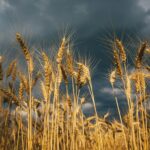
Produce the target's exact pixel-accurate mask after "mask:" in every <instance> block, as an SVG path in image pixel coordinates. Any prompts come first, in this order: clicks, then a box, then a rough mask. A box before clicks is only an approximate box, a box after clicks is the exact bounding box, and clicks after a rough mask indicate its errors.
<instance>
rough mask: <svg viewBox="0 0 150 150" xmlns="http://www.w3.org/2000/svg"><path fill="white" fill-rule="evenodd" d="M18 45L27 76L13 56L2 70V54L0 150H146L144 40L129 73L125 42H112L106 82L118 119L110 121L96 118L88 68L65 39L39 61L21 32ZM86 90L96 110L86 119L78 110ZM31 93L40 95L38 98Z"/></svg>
mask: <svg viewBox="0 0 150 150" xmlns="http://www.w3.org/2000/svg"><path fill="white" fill-rule="evenodd" d="M16 42H17V43H18V45H19V47H20V51H22V54H23V56H24V59H25V61H26V69H24V70H26V72H23V71H22V69H20V68H19V63H18V60H17V58H14V60H13V61H12V62H11V63H10V64H8V66H7V67H4V65H3V63H4V61H5V60H6V59H5V58H4V56H0V95H1V97H0V100H1V101H0V119H1V121H0V135H1V136H0V149H4V150H7V149H8V150H13V149H14V150H32V149H33V150H112V149H113V150H126V149H129V150H130V149H131V150H149V149H150V142H149V141H150V124H149V122H150V114H149V112H148V111H147V107H145V105H146V104H147V101H148V99H149V93H148V92H149V91H148V88H147V83H148V80H149V79H150V67H149V66H148V64H146V63H145V62H144V61H143V59H144V57H149V55H150V48H149V47H148V43H147V42H143V43H141V46H140V47H139V49H138V51H137V54H136V56H135V58H134V66H133V68H134V69H133V71H132V72H129V71H128V63H127V56H126V50H125V48H124V46H123V43H122V42H121V41H120V40H119V39H115V40H114V42H113V44H112V51H113V57H114V68H113V69H112V71H111V73H110V75H109V82H110V85H111V86H112V91H113V93H114V101H115V103H116V106H117V107H116V108H117V111H118V115H119V119H118V120H114V121H110V120H109V119H108V116H109V114H108V113H107V114H106V115H104V117H99V114H98V112H97V109H96V103H95V98H94V92H93V86H92V79H91V72H90V68H89V66H88V64H86V63H83V62H82V61H81V62H80V61H77V60H75V57H74V55H73V54H72V49H71V47H70V41H69V39H68V38H67V37H63V38H62V40H61V42H60V44H59V48H58V51H57V54H56V55H55V56H54V57H53V59H52V58H50V57H49V56H48V55H47V53H46V52H44V50H41V51H40V54H39V55H40V57H39V58H40V60H39V62H36V61H35V60H34V59H33V55H34V54H33V53H32V52H31V50H30V49H29V48H28V45H27V44H26V41H25V40H24V38H23V36H22V35H21V34H20V33H16ZM35 62H36V63H35ZM37 63H39V64H37ZM39 65H41V67H39V69H37V67H36V66H39ZM118 81H119V82H120V83H121V84H122V86H123V91H124V94H125V96H126V103H127V107H128V108H127V113H126V114H125V115H122V114H121V110H120V107H119V102H118V97H117V96H116V94H115V91H114V89H115V87H116V86H117V85H116V82H118ZM85 87H86V88H87V89H88V93H89V95H90V99H91V101H92V104H93V108H94V115H93V116H88V117H87V116H86V115H85V114H84V113H83V110H82V106H83V105H84V104H85V103H86V102H87V100H86V98H85V97H84V96H82V95H81V92H82V90H84V88H85ZM35 89H38V91H37V92H39V93H40V96H38V97H37V96H36V94H35V93H36V92H35ZM4 104H7V107H4ZM12 106H15V108H12ZM12 109H13V110H12Z"/></svg>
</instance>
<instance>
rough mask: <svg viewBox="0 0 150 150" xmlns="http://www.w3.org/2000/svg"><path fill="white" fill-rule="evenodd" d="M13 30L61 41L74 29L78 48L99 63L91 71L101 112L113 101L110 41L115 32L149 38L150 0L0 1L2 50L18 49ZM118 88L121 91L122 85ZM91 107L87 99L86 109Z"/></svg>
mask: <svg viewBox="0 0 150 150" xmlns="http://www.w3.org/2000/svg"><path fill="white" fill-rule="evenodd" d="M15 32H21V33H22V34H23V35H25V36H26V37H27V39H28V42H29V43H30V44H31V43H32V44H34V45H38V46H39V45H40V44H42V46H43V45H44V44H45V43H46V44H45V46H47V43H52V42H53V41H55V42H56V43H57V42H58V39H59V38H60V37H61V36H62V35H63V34H64V33H70V34H71V35H72V36H73V41H74V49H75V50H77V51H78V52H79V53H81V55H82V54H83V55H85V54H87V55H89V56H91V57H94V59H95V60H96V61H97V62H99V64H98V65H97V67H96V71H95V72H94V73H93V74H94V77H93V78H94V79H93V85H94V89H95V93H96V102H97V107H98V110H99V111H102V112H103V113H105V112H107V111H110V112H111V113H113V110H114V108H115V103H114V100H113V98H112V91H111V90H110V86H108V84H109V83H108V81H107V74H108V71H109V70H110V68H111V67H112V60H111V57H110V56H109V55H111V51H109V49H108V46H107V43H106V40H109V38H110V39H111V38H112V37H113V36H114V34H115V35H117V36H118V37H119V38H122V40H123V41H128V39H127V37H130V38H132V39H135V38H137V39H138V38H140V39H144V38H146V39H148V38H149V35H150V1H149V0H0V45H1V46H0V48H1V49H0V54H5V55H7V53H9V57H12V56H13V55H14V54H15V53H17V52H18V51H15V49H13V48H12V46H10V45H12V43H14V42H15ZM43 43H44V44H43ZM108 45H109V44H108ZM8 47H11V48H10V49H9V48H8ZM116 92H117V93H118V94H121V92H120V91H119V89H116ZM90 108H91V105H90V104H89V103H88V104H87V105H86V106H85V110H88V109H90Z"/></svg>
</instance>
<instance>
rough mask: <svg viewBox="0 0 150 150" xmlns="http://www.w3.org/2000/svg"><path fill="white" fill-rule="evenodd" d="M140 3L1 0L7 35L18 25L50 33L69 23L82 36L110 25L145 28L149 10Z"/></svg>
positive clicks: (3, 28) (126, 0) (0, 12)
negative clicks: (146, 10)
mask: <svg viewBox="0 0 150 150" xmlns="http://www.w3.org/2000/svg"><path fill="white" fill-rule="evenodd" d="M137 2H138V0H119V1H117V0H112V1H110V0H93V1H91V0H1V2H0V5H1V6H0V9H1V10H0V22H1V26H0V31H1V36H5V35H6V34H7V33H8V30H10V28H17V27H18V26H21V27H19V28H20V29H21V28H22V29H21V30H23V29H26V28H27V29H29V30H32V33H33V35H48V33H49V34H50V33H54V32H56V31H57V32H58V30H59V29H61V28H63V27H64V26H66V25H68V26H70V27H71V28H72V29H73V30H75V31H78V32H79V33H80V34H78V36H79V37H86V38H89V37H90V36H91V35H95V34H96V33H97V32H99V31H100V30H102V29H105V28H107V27H108V28H112V29H113V28H115V29H117V28H134V27H138V28H139V27H140V28H142V27H143V26H144V25H145V17H146V15H147V13H146V12H145V10H144V9H143V8H142V7H141V6H140V5H139V3H137ZM12 30H13V29H12ZM14 30H16V29H14ZM139 30H140V29H139ZM9 32H10V31H9Z"/></svg>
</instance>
